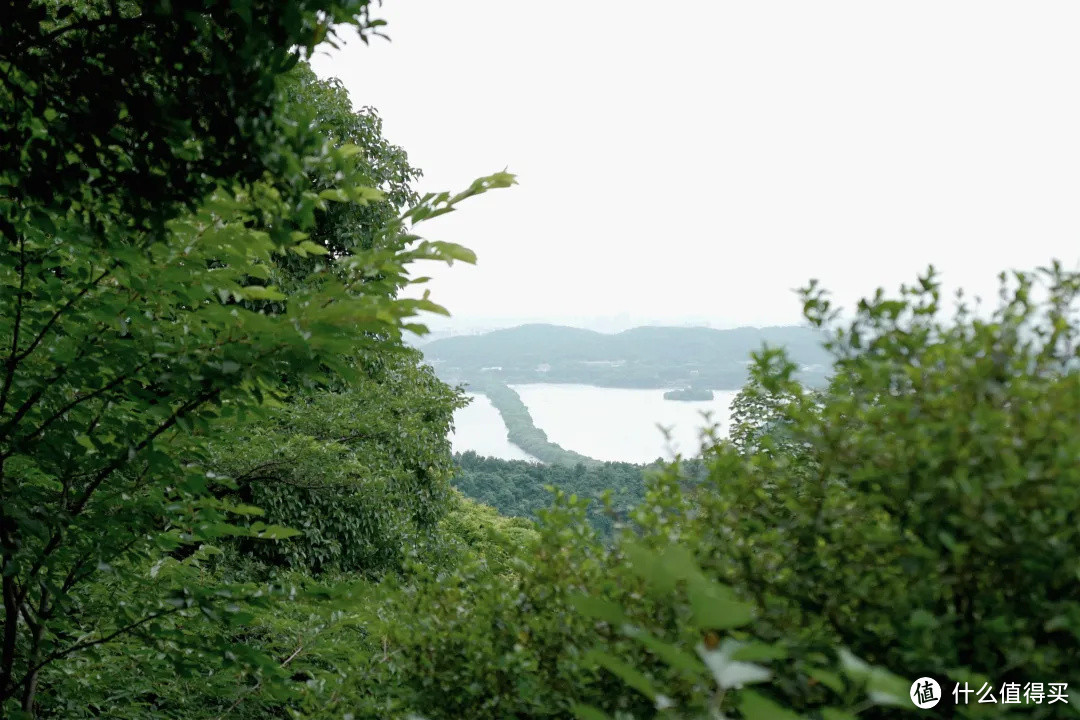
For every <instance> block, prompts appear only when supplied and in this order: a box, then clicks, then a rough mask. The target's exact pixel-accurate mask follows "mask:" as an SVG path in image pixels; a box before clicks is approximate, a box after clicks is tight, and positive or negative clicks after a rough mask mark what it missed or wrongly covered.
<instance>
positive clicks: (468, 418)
mask: <svg viewBox="0 0 1080 720" xmlns="http://www.w3.org/2000/svg"><path fill="white" fill-rule="evenodd" d="M466 395H467V396H468V397H470V398H472V402H471V403H469V404H468V405H467V406H465V407H463V408H462V409H460V410H458V411H457V412H455V413H454V432H452V433H451V434H450V444H451V445H452V446H453V448H454V452H465V451H466V450H472V451H474V452H476V453H479V454H480V455H487V456H490V457H497V458H502V459H503V460H533V461H535V460H536V458H534V457H533V456H532V455H529V454H528V453H527V452H525V451H524V450H522V449H521V448H519V447H518V446H517V445H514V444H513V443H511V442H510V441H509V440H507V439H506V424H505V423H504V422H503V419H502V415H500V414H499V411H498V410H496V409H495V406H494V405H492V404H491V401H490V400H488V398H487V395H477V394H476V393H466Z"/></svg>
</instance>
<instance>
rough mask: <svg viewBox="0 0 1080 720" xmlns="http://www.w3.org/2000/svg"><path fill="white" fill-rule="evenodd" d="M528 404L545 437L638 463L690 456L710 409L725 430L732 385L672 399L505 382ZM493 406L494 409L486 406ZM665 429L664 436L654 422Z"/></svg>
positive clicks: (643, 392) (648, 392)
mask: <svg viewBox="0 0 1080 720" xmlns="http://www.w3.org/2000/svg"><path fill="white" fill-rule="evenodd" d="M511 387H513V388H514V390H516V391H517V393H518V394H519V395H520V396H521V400H522V402H524V403H525V406H526V407H528V408H529V413H530V414H531V415H532V417H533V422H535V423H536V425H537V427H539V428H540V429H542V430H544V431H545V432H546V433H547V436H548V439H550V440H551V441H552V442H555V443H558V444H559V445H562V446H563V447H564V448H566V449H567V450H574V451H576V452H579V453H582V454H583V455H588V456H589V457H594V458H597V459H598V460H618V461H623V462H636V463H644V462H651V461H653V460H655V459H657V458H658V457H659V458H664V459H665V460H669V459H671V457H672V454H673V452H680V453H682V454H683V455H684V456H690V455H696V454H697V453H698V451H699V450H700V448H701V442H700V437H701V436H700V431H701V428H702V427H704V426H705V425H706V424H707V423H706V421H705V419H704V418H703V417H702V413H703V412H711V413H712V421H713V422H718V423H719V424H720V433H719V434H720V435H721V436H724V435H726V434H727V426H728V408H729V406H730V404H731V401H732V400H733V399H734V398H735V395H736V394H737V392H738V391H736V390H714V391H713V399H712V400H708V401H702V402H678V401H673V400H665V399H664V391H663V390H631V389H623V388H602V387H594V386H592V385H556V384H529V385H513V386H511ZM492 410H493V411H494V408H492ZM657 424H660V425H663V426H665V427H667V428H669V429H670V430H671V440H670V441H667V440H665V438H664V435H663V433H662V432H661V431H660V429H659V428H658V427H657Z"/></svg>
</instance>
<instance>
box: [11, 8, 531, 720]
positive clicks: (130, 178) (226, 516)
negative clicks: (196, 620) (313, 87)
mask: <svg viewBox="0 0 1080 720" xmlns="http://www.w3.org/2000/svg"><path fill="white" fill-rule="evenodd" d="M9 8H10V10H9V9H5V13H4V17H5V22H4V27H3V29H2V30H0V32H2V33H3V36H2V40H3V41H2V42H0V48H3V50H2V51H0V53H2V54H0V98H2V101H0V134H2V136H3V140H4V142H3V143H2V147H3V150H2V151H0V152H2V153H3V154H2V157H3V164H2V165H0V188H3V190H2V191H0V232H2V235H3V242H4V247H3V253H2V254H0V306H2V309H0V346H2V347H3V348H5V350H4V351H3V358H2V368H3V369H2V374H0V461H2V474H0V497H2V498H3V502H2V504H0V559H2V567H3V581H2V594H3V638H2V642H0V707H3V709H4V711H5V712H9V713H10V712H11V711H12V710H13V706H14V705H18V706H19V707H21V708H22V712H25V713H33V708H34V702H35V697H36V693H37V687H38V682H39V679H40V677H41V673H42V672H43V671H44V670H47V669H49V668H50V667H52V666H54V665H55V664H56V663H58V662H61V661H65V660H67V659H71V658H73V657H75V656H77V655H78V654H80V653H86V652H93V651H94V650H95V649H96V648H98V647H99V646H101V645H103V644H105V643H108V642H111V641H113V640H114V639H117V638H120V637H124V636H125V635H131V636H133V637H137V638H139V639H140V640H142V641H144V642H145V643H146V644H148V645H157V646H159V647H163V648H172V649H173V650H177V649H179V648H189V649H191V648H196V649H198V650H199V651H198V652H196V651H194V650H192V651H191V652H182V651H176V652H171V653H170V654H169V658H170V662H172V663H174V664H175V665H177V666H181V667H183V666H192V665H194V666H198V665H203V666H205V664H206V663H207V662H208V658H217V661H218V662H223V658H228V657H232V658H234V659H235V658H237V657H241V658H247V659H242V660H240V661H238V662H247V663H253V664H256V665H258V664H259V663H261V664H262V667H263V670H264V671H266V672H270V671H271V670H273V669H274V668H276V667H277V663H276V662H269V661H267V659H266V658H261V657H259V656H256V655H243V656H237V654H236V652H235V651H234V650H231V649H230V647H231V645H232V643H231V641H230V638H229V637H228V636H226V635H216V634H209V635H207V634H205V633H203V634H200V633H193V632H190V630H185V629H184V627H183V624H182V623H181V622H179V621H178V619H179V618H183V617H190V616H193V615H195V614H200V613H201V614H202V616H203V617H206V618H212V619H214V620H215V622H220V623H225V624H229V623H233V624H236V623H243V622H246V621H247V620H248V619H249V618H250V614H249V613H248V612H247V610H246V609H245V604H248V605H250V604H251V603H263V602H265V598H266V597H267V596H268V595H269V594H272V590H273V589H272V588H267V587H261V588H259V587H253V586H251V585H250V584H243V585H225V586H206V585H201V584H198V583H194V582H191V581H190V575H189V574H183V573H181V574H176V575H173V576H172V579H171V580H166V579H165V578H163V577H162V576H158V577H148V576H147V575H146V574H145V572H143V568H144V567H145V566H146V563H147V561H149V560H152V559H154V558H158V557H161V554H162V553H163V552H172V553H185V552H190V549H191V548H195V547H198V546H200V545H204V544H206V545H212V544H213V542H214V541H215V540H216V539H219V538H221V537H223V536H231V535H237V534H239V535H243V536H247V537H253V538H254V537H259V538H282V537H285V536H287V535H288V534H290V533H291V532H294V531H286V530H284V529H283V528H279V527H275V526H273V525H267V524H266V523H264V522H261V521H257V520H256V521H254V522H252V520H254V518H253V517H251V516H252V515H253V514H256V513H257V511H256V510H255V509H253V508H251V507H247V506H244V505H242V504H236V503H233V502H229V501H227V500H223V499H222V497H221V495H222V491H223V489H235V483H233V482H232V481H230V480H228V479H227V478H222V477H218V476H217V475H216V474H214V473H213V472H210V471H208V469H207V468H206V467H205V466H204V465H203V464H201V463H202V461H203V460H205V453H204V452H203V439H204V438H205V437H207V436H208V435H209V434H211V433H212V432H213V430H212V426H211V425H212V423H213V422H215V421H220V420H225V421H232V420H234V419H240V420H243V419H245V418H249V417H251V416H252V413H257V412H259V408H260V406H261V404H262V402H263V400H264V399H265V398H267V397H268V396H269V395H271V394H273V393H274V392H275V390H276V389H277V388H278V387H279V386H280V382H281V379H282V378H283V377H287V378H291V379H292V380H293V381H294V382H302V381H304V380H305V378H306V379H310V380H311V381H314V382H317V383H318V382H325V381H326V380H327V378H329V377H333V376H335V375H336V376H339V377H342V378H344V379H348V378H350V377H354V376H355V375H356V372H357V369H356V367H355V363H352V362H351V361H350V359H351V358H355V357H356V356H357V355H358V354H359V353H361V352H364V351H365V350H367V351H371V350H374V349H377V348H379V347H383V346H385V344H386V343H387V342H388V341H393V340H395V339H396V338H398V337H399V335H400V331H401V328H402V327H403V326H404V325H405V324H406V323H407V320H408V319H409V318H410V317H411V316H413V315H415V314H416V313H417V312H418V311H421V310H440V308H438V307H437V306H435V305H433V304H432V303H431V302H430V301H429V300H427V299H426V297H425V298H424V299H419V300H413V299H399V298H397V291H398V290H399V289H400V288H402V287H404V286H405V285H406V284H408V283H409V282H410V281H411V278H410V276H409V274H408V270H407V268H408V266H409V264H410V263H412V262H413V261H415V260H418V259H436V260H446V261H449V260H453V259H459V260H466V261H468V260H471V259H472V256H471V254H470V253H468V252H467V251H465V250H464V249H462V248H459V247H457V246H453V245H449V244H442V243H432V242H427V241H420V239H419V238H417V237H416V236H415V235H413V234H411V232H408V231H407V230H406V225H405V223H407V222H412V223H415V222H419V221H422V220H424V219H426V218H429V217H432V216H436V215H438V214H441V213H444V212H449V211H450V210H452V209H453V207H454V205H455V204H456V203H457V202H459V201H460V200H462V199H464V198H466V197H469V196H470V195H473V194H476V193H480V192H484V191H485V190H487V189H488V188H490V187H493V186H502V185H506V184H509V183H510V182H511V178H510V176H508V175H505V174H502V175H498V176H493V177H491V178H486V179H483V180H480V181H477V182H476V183H474V185H473V186H472V187H470V188H469V189H468V190H466V191H465V192H463V193H460V194H458V195H454V196H451V195H450V194H445V193H444V194H439V195H430V196H426V197H424V198H420V199H419V200H418V202H417V203H416V205H415V207H413V208H412V209H411V210H410V211H408V212H407V213H406V214H405V215H404V217H403V218H402V220H401V221H400V222H396V223H394V224H393V226H392V227H390V228H388V229H386V230H385V231H384V232H382V233H379V234H378V236H377V238H376V239H375V241H374V242H372V243H371V246H370V247H368V248H365V247H364V246H363V243H361V244H360V246H358V247H351V246H350V247H346V246H343V248H342V253H341V254H339V255H338V256H335V257H334V263H333V268H332V271H331V269H330V268H328V267H327V266H325V265H318V264H316V265H313V266H311V267H310V268H309V274H308V276H307V277H305V278H304V280H303V282H299V283H297V284H296V285H295V287H284V286H283V287H282V288H281V289H278V288H275V287H274V286H273V285H272V284H271V283H269V282H268V281H269V280H270V278H271V277H272V276H273V274H274V272H275V270H276V269H277V268H279V267H280V266H281V262H280V258H281V257H283V256H286V255H287V254H289V253H291V254H293V255H297V256H299V257H306V256H310V255H313V254H314V255H322V254H327V250H326V248H325V247H324V246H322V245H319V244H318V243H315V242H313V241H312V240H311V239H310V238H309V237H308V234H307V233H308V232H309V231H311V230H316V229H317V227H316V224H315V214H316V213H317V212H326V211H327V209H328V208H329V203H333V202H341V203H345V204H354V205H360V206H364V205H366V204H369V203H372V202H379V201H381V200H382V198H383V197H384V196H383V194H382V192H380V191H379V190H378V189H375V188H371V187H370V186H369V183H368V180H369V179H370V178H368V172H369V168H365V167H364V166H363V164H361V163H358V162H357V160H356V155H357V154H358V153H359V151H360V148H358V147H357V146H355V145H344V146H338V145H336V144H335V143H332V142H327V141H326V138H325V137H324V136H323V135H322V134H321V133H320V130H319V128H318V127H315V126H310V125H305V124H302V123H297V122H295V121H294V119H293V118H290V117H288V116H287V114H285V110H286V109H288V107H289V103H288V101H287V97H286V96H285V95H284V94H283V93H284V91H283V89H282V84H279V75H280V73H281V72H283V71H285V70H288V69H289V68H290V66H293V65H295V63H296V61H297V59H298V57H299V55H300V54H301V53H303V52H310V51H311V49H312V48H313V47H314V45H315V44H316V43H317V42H319V41H320V40H322V39H323V38H325V37H326V36H327V33H328V32H331V30H330V28H331V27H332V24H333V23H335V22H354V23H358V24H359V27H360V29H361V32H362V33H365V32H370V30H371V29H372V28H376V27H377V26H378V24H379V23H378V22H376V21H371V20H370V18H368V15H367V3H366V2H344V1H343V2H331V1H329V0H327V1H325V2H319V1H315V0H296V1H294V2H273V3H271V2H258V1H250V2H249V1H247V0H244V1H242V2H235V3H227V4H220V5H214V6H213V7H212V8H207V7H206V6H205V5H204V4H202V3H186V2H175V1H173V2H160V3H156V2H151V3H139V4H136V3H108V4H104V3H102V4H98V3H73V4H63V5H56V4H51V3H28V4H16V5H15V6H14V7H10V6H9ZM313 177H334V178H336V179H337V184H336V187H334V188H329V189H320V188H319V187H318V186H313V183H312V178H313ZM262 303H272V304H269V305H264V304H262ZM183 548H188V550H184V549H183ZM105 578H111V580H110V582H111V583H113V584H114V585H115V586H116V587H119V588H123V589H124V591H125V597H126V598H127V599H126V601H125V602H122V603H109V602H102V601H101V597H100V596H92V593H89V592H88V591H87V588H88V587H89V586H90V584H91V583H93V582H97V583H98V585H99V587H100V585H101V583H102V582H104V579H105ZM135 590H138V592H135ZM229 653H231V655H230V654H229ZM229 662H233V661H229Z"/></svg>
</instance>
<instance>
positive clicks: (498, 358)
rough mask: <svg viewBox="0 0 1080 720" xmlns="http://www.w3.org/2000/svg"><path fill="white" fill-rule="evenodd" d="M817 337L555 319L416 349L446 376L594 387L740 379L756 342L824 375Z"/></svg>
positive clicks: (727, 383) (810, 373)
mask: <svg viewBox="0 0 1080 720" xmlns="http://www.w3.org/2000/svg"><path fill="white" fill-rule="evenodd" d="M821 341H822V337H821V335H820V334H819V333H818V331H816V330H815V329H813V328H810V327H805V326H795V325H791V326H776V327H765V328H751V327H743V328H734V329H728V330H719V329H716V328H707V327H657V326H645V327H637V328H633V329H630V330H624V331H622V332H618V333H610V334H609V333H602V332H597V331H594V330H586V329H583V328H576V327H567V326H562V325H547V324H532V325H520V326H518V327H514V328H507V329H504V330H494V331H491V332H487V333H482V334H479V335H459V336H453V337H446V338H440V339H437V340H432V341H431V342H429V343H426V344H425V345H424V346H423V348H422V350H423V353H424V356H425V357H426V358H427V359H428V361H429V362H431V363H432V364H433V365H434V367H435V369H436V372H438V374H439V376H440V377H442V378H443V379H444V380H447V381H448V382H469V381H474V382H475V381H480V380H481V379H484V378H490V379H498V380H501V381H504V382H508V383H524V382H558V383H584V384H590V385H599V386H602V387H640V388H665V389H668V388H676V387H691V386H692V387H700V388H707V389H713V390H730V389H736V388H739V387H741V386H742V384H743V383H744V382H745V379H746V376H747V366H748V364H749V361H750V355H751V353H752V352H753V351H755V350H760V349H761V348H762V346H763V345H766V344H767V345H769V346H773V347H785V348H786V349H787V350H788V353H789V354H790V355H791V357H792V359H793V360H794V361H795V362H796V363H798V364H800V365H801V366H803V368H804V369H803V372H802V375H803V379H804V380H805V381H807V382H810V383H815V384H816V383H818V382H821V381H823V380H824V378H825V371H826V368H828V367H829V366H830V364H831V363H830V360H829V356H828V355H827V353H826V352H825V350H824V349H823V348H822V347H821Z"/></svg>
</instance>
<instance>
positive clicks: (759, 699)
mask: <svg viewBox="0 0 1080 720" xmlns="http://www.w3.org/2000/svg"><path fill="white" fill-rule="evenodd" d="M739 712H740V713H742V716H743V718H745V720H800V717H801V716H800V715H798V714H796V713H794V712H792V711H791V710H788V709H786V708H784V707H781V706H780V705H778V704H776V703H775V702H773V701H772V700H770V699H769V698H767V697H765V696H764V695H760V694H758V693H756V692H754V691H753V690H746V691H744V692H743V693H741V694H740V696H739Z"/></svg>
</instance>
